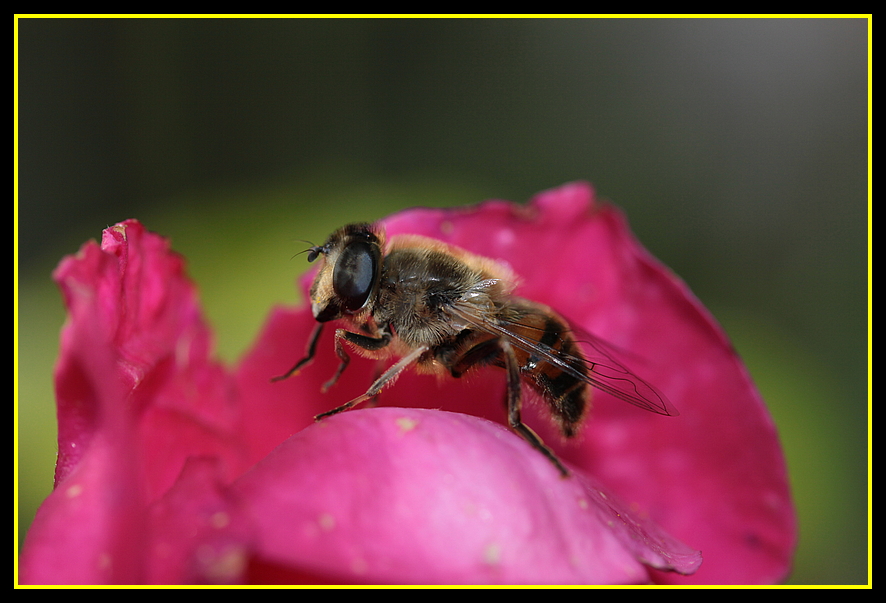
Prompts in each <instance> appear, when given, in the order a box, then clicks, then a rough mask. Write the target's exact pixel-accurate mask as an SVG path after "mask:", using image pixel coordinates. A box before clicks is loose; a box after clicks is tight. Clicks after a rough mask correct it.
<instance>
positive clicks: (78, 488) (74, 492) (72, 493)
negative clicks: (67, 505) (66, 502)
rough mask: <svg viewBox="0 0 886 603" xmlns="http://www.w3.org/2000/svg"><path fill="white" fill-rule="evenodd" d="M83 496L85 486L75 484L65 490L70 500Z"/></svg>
mask: <svg viewBox="0 0 886 603" xmlns="http://www.w3.org/2000/svg"><path fill="white" fill-rule="evenodd" d="M81 494H83V486H82V485H81V484H74V485H73V486H71V487H70V488H68V489H67V490H65V496H67V497H68V498H77V497H78V496H80V495H81Z"/></svg>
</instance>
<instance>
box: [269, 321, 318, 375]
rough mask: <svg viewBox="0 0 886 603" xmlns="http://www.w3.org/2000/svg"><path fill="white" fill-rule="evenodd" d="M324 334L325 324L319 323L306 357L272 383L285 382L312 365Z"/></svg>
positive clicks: (309, 342) (309, 343)
mask: <svg viewBox="0 0 886 603" xmlns="http://www.w3.org/2000/svg"><path fill="white" fill-rule="evenodd" d="M322 332H323V323H322V322H318V323H317V326H316V327H314V331H313V332H312V333H311V337H310V338H309V339H308V345H307V348H306V350H305V357H304V358H302V359H301V360H299V361H298V362H296V363H295V366H293V367H292V368H291V369H289V370H288V371H286V372H285V373H284V374H282V375H279V376H277V377H272V378H271V381H272V382H273V381H283V380H284V379H289V378H290V377H292V376H293V375H294V374H296V373H297V372H299V371H300V370H301V369H302V368H304V367H305V366H307V365H308V364H310V363H311V361H312V360H313V359H314V354H315V353H316V352H317V342H318V341H319V340H320V333H322Z"/></svg>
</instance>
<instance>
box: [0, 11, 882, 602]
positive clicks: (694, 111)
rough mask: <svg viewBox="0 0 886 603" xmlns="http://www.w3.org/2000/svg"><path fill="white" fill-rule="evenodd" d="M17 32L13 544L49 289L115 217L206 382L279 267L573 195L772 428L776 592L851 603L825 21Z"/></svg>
mask: <svg viewBox="0 0 886 603" xmlns="http://www.w3.org/2000/svg"><path fill="white" fill-rule="evenodd" d="M17 27H18V32H17V33H18V44H17V49H18V86H19V88H18V103H19V104H18V109H19V121H18V126H19V141H18V142H19V145H18V159H19V164H18V177H19V197H18V228H19V230H18V253H19V256H18V259H19V270H20V272H19V300H18V301H19V325H18V326H19V349H18V350H17V352H18V361H19V364H18V371H19V372H18V387H19V389H18V393H19V398H18V430H19V431H18V455H19V456H18V463H19V465H18V469H19V507H18V509H19V521H20V523H19V533H18V534H19V539H20V541H21V539H22V538H23V537H24V533H25V531H26V529H27V526H28V524H29V522H30V520H31V519H32V517H33V515H34V512H35V510H36V508H37V506H38V505H39V504H40V501H41V500H42V499H43V498H44V497H45V496H46V495H47V493H48V492H49V491H50V489H51V486H52V473H53V464H54V460H55V450H56V444H55V415H54V402H53V391H52V367H53V363H54V361H55V356H56V353H57V348H58V332H59V328H60V327H61V325H62V322H63V320H64V313H63V309H62V306H61V300H60V296H59V295H58V292H57V290H56V289H55V286H54V285H53V284H52V282H51V280H50V272H51V270H52V269H53V267H54V266H55V265H56V263H57V262H58V261H59V259H60V258H61V257H62V256H63V255H64V254H69V253H73V252H75V251H76V250H77V249H78V247H79V246H80V245H81V244H82V243H83V242H84V241H86V240H88V239H90V238H97V237H99V236H100V234H101V230H102V229H103V228H104V227H106V226H108V225H111V224H114V223H116V222H118V221H120V220H123V219H126V218H138V219H140V220H142V221H143V222H144V223H145V225H146V226H147V227H148V228H150V229H152V230H155V231H157V232H160V233H162V234H164V235H167V236H169V237H171V239H172V242H173V245H174V247H175V249H177V250H178V251H180V252H181V253H183V254H185V255H186V256H187V258H188V261H189V267H190V272H191V274H192V276H193V278H194V279H195V280H196V282H197V283H198V286H199V287H200V291H201V297H202V299H203V302H204V306H205V310H206V313H207V315H208V317H209V319H210V321H211V322H212V323H213V325H214V326H215V328H216V330H217V341H218V351H219V354H220V356H221V357H222V358H224V359H226V360H228V361H231V362H233V361H236V359H237V358H238V356H239V355H240V354H241V353H243V352H244V351H245V350H246V349H247V347H248V346H249V344H250V342H251V340H252V338H253V337H254V336H255V335H256V333H257V331H258V329H259V327H260V326H261V324H262V322H263V320H264V318H265V316H266V315H267V313H268V311H269V309H270V307H271V306H272V305H273V304H277V303H286V304H292V303H295V302H296V300H297V294H296V292H295V288H294V287H293V281H294V278H295V276H296V275H297V274H299V273H300V272H302V271H303V270H304V269H305V268H306V262H305V260H304V258H302V257H297V258H293V255H294V254H296V253H297V252H299V251H301V250H302V249H303V248H304V247H305V244H304V243H302V242H300V241H299V239H311V240H313V241H316V242H319V241H321V240H322V239H323V238H324V237H325V235H326V234H327V233H328V232H329V231H330V230H331V229H333V228H334V227H336V226H339V225H341V224H342V223H344V222H348V221H354V220H364V219H365V220H371V219H375V218H378V217H381V216H384V215H386V214H388V213H390V212H393V211H396V210H399V209H402V208H406V207H410V206H414V205H438V206H444V205H461V204H466V203H474V202H477V201H480V200H482V199H486V198H490V197H498V198H506V199H511V200H515V201H525V200H526V199H528V198H529V197H530V196H531V195H533V194H534V193H536V192H538V191H541V190H543V189H546V188H550V187H553V186H557V185H559V184H562V183H564V182H567V181H570V180H576V179H586V180H589V181H591V182H592V183H593V184H594V185H595V187H596V189H597V191H598V194H599V195H600V196H602V197H605V198H608V199H611V200H612V201H613V202H614V203H616V204H617V205H619V206H621V207H622V208H623V209H624V210H625V211H626V213H627V214H628V217H629V219H630V221H631V224H632V227H633V229H634V231H635V232H636V234H637V236H638V237H639V239H640V240H641V241H642V242H643V243H644V244H645V245H646V246H647V247H648V248H649V249H650V250H651V251H652V253H654V254H655V255H656V256H657V257H659V258H660V259H661V260H662V261H663V262H665V263H666V264H667V265H668V266H670V267H671V268H672V269H673V270H674V271H675V272H676V273H677V274H679V275H680V276H681V277H683V278H684V279H685V280H686V281H687V282H688V283H689V285H690V287H692V289H693V290H694V291H695V293H696V294H697V295H698V296H699V297H700V298H701V300H702V301H703V302H704V303H705V304H706V305H707V307H708V308H709V309H710V310H711V311H712V312H713V313H714V315H715V316H717V318H718V319H719V320H720V321H721V322H722V323H723V325H724V327H725V328H726V330H727V331H728V332H729V334H730V335H731V337H732V338H733V340H734V342H735V344H736V346H737V348H738V350H739V352H740V353H741V354H742V355H743V356H744V358H745V359H746V361H747V364H748V366H749V368H750V370H751V373H752V374H753V376H754V378H755V380H756V381H757V384H758V385H759V387H760V389H761V391H762V393H763V396H764V397H765V398H766V400H767V402H768V404H769V406H770V408H771V411H772V413H773V415H774V417H775V419H776V421H777V423H778V425H779V429H780V432H781V435H782V439H783V443H784V446H785V449H786V453H787V457H788V463H789V466H790V470H791V477H792V485H793V488H794V492H795V496H796V502H797V506H798V509H799V519H800V543H799V548H798V551H797V556H796V565H795V570H794V573H793V575H792V576H791V579H790V582H791V583H793V584H864V583H868V581H869V577H868V568H869V563H870V559H869V549H868V517H869V508H868V500H869V499H868V477H869V476H868V461H869V457H868V434H869V431H868V416H869V415H868V404H867V402H868V392H869V390H868V380H867V377H868V371H867V369H868V364H867V362H868V360H869V355H868V354H869V352H868V347H867V345H866V344H867V341H868V337H867V336H868V324H869V323H868V305H867V295H866V291H867V284H868V273H867V266H868V261H867V257H868V255H867V251H868V246H867V228H868V221H869V209H868V198H867V194H868V102H869V101H868V83H869V82H868V60H869V55H868V52H869V50H868V44H869V39H868V37H869V34H870V31H869V23H868V21H867V20H866V19H863V18H857V19H856V18H847V19H762V20H758V19H722V20H708V19H539V18H527V19H427V20H416V19H176V20H167V19H92V18H87V19H31V18H24V19H20V20H18V21H17Z"/></svg>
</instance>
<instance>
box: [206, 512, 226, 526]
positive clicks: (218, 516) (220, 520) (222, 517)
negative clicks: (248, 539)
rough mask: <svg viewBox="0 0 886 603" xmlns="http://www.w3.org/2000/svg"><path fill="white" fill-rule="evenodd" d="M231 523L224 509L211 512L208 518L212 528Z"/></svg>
mask: <svg viewBox="0 0 886 603" xmlns="http://www.w3.org/2000/svg"><path fill="white" fill-rule="evenodd" d="M229 523H231V516H230V515H228V514H227V513H225V512H224V511H219V512H218V513H213V514H212V517H210V518H209V525H211V526H212V527H213V528H219V529H221V528H224V527H227V525H228V524H229Z"/></svg>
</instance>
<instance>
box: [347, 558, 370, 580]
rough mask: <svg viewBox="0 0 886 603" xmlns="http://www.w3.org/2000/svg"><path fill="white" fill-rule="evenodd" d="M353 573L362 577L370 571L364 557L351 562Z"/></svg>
mask: <svg viewBox="0 0 886 603" xmlns="http://www.w3.org/2000/svg"><path fill="white" fill-rule="evenodd" d="M351 571H352V572H354V573H355V574H357V575H358V576H362V575H364V574H365V573H366V572H368V571H369V564H368V563H366V560H365V559H363V558H362V557H358V558H356V559H353V560H352V561H351Z"/></svg>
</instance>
